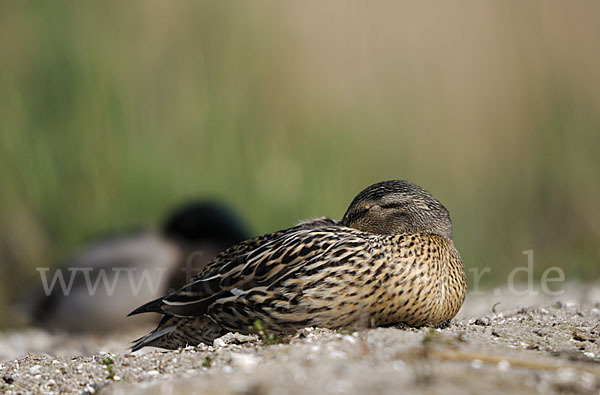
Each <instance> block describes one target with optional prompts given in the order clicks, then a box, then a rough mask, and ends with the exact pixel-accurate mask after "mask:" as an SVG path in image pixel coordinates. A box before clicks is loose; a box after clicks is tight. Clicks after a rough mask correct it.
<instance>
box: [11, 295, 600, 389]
mask: <svg viewBox="0 0 600 395" xmlns="http://www.w3.org/2000/svg"><path fill="white" fill-rule="evenodd" d="M488 294H489V295H470V296H469V297H468V299H467V302H466V304H465V307H464V308H463V310H462V311H461V313H460V314H459V316H458V317H457V318H456V319H455V320H453V322H452V324H451V325H450V326H449V327H447V328H444V329H435V330H434V329H429V328H421V329H410V328H409V329H402V328H377V329H370V330H362V331H330V330H324V329H315V328H307V329H305V330H302V331H301V332H299V333H297V334H295V335H294V336H289V337H287V338H284V339H283V341H282V342H281V343H280V344H275V345H267V344H265V343H264V342H263V341H262V340H261V339H260V338H259V337H258V336H242V335H238V334H228V335H226V336H224V337H223V338H220V339H217V340H216V341H215V343H214V345H212V346H206V345H202V346H199V347H188V348H186V349H183V350H177V351H171V352H165V351H159V350H156V349H148V350H142V351H141V352H137V353H135V354H131V353H128V352H127V351H126V348H127V346H128V344H129V341H131V340H132V339H133V338H134V337H136V336H139V335H141V334H143V333H144V331H145V329H146V328H138V329H137V330H135V332H134V333H114V334H107V335H103V336H99V335H95V336H92V335H88V336H83V335H78V336H71V335H65V334H49V333H47V332H44V331H41V330H36V329H30V330H25V331H20V332H5V333H0V393H2V394H4V393H6V394H21V393H102V394H127V395H133V394H146V393H150V394H159V393H169V394H180V393H181V394H185V393H203V394H268V393H290V394H303V393H344V394H345V393H351V394H365V393H399V392H410V393H444V394H448V393H478V394H481V393H513V394H521V393H522V394H529V393H544V394H546V393H593V394H598V393H600V304H598V302H600V287H599V286H585V287H583V286H576V285H573V286H571V287H570V288H569V289H568V290H567V292H566V293H565V294H564V295H561V296H559V297H548V296H544V295H543V294H538V295H537V296H529V297H522V296H519V297H516V296H513V297H511V296H508V295H507V293H506V292H502V290H497V292H496V293H493V292H489V293H488ZM498 302H500V304H497V305H496V303H498ZM494 305H495V306H494ZM492 309H493V310H494V311H492Z"/></svg>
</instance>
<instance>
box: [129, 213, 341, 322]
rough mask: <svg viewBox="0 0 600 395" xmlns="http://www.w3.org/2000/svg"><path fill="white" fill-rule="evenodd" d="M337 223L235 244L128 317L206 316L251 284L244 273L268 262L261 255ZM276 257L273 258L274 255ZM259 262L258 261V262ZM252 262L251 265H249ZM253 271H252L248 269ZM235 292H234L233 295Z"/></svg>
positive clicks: (313, 223)
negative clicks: (222, 299)
mask: <svg viewBox="0 0 600 395" xmlns="http://www.w3.org/2000/svg"><path fill="white" fill-rule="evenodd" d="M337 225H338V222H337V221H335V220H332V219H330V218H325V217H322V218H317V219H313V220H309V221H304V222H301V223H300V224H298V225H297V226H295V227H293V228H289V229H285V230H281V231H278V232H274V233H270V234H266V235H262V236H258V237H255V238H252V239H249V240H246V241H243V242H241V243H239V244H236V245H234V246H232V247H230V248H228V249H227V250H225V251H223V252H222V253H220V254H219V255H217V256H216V257H215V258H214V259H213V260H212V261H211V262H210V263H209V264H208V265H207V266H206V267H205V268H204V270H202V271H201V272H200V273H198V274H197V275H196V276H195V277H194V278H193V279H192V280H191V281H190V282H189V283H188V284H187V285H185V286H184V287H183V288H181V289H180V290H179V291H176V292H174V293H172V294H170V295H168V296H165V297H160V298H158V299H155V300H152V301H150V302H148V303H146V304H144V305H142V306H140V307H138V308H137V309H135V310H134V311H132V312H131V313H130V314H129V315H130V316H131V315H136V314H141V313H148V312H156V313H161V314H165V313H166V314H171V315H177V316H193V315H199V314H204V313H205V312H206V309H207V307H208V304H210V302H211V301H212V300H215V299H216V298H218V297H221V296H223V295H224V293H227V292H229V295H231V293H230V290H231V289H234V288H236V287H237V286H241V285H242V284H245V283H247V282H249V281H250V280H251V278H249V277H246V276H247V273H246V272H244V271H243V268H244V267H246V266H252V265H255V264H257V262H263V261H265V262H269V260H267V259H266V257H264V256H262V255H269V251H272V250H273V246H274V245H278V243H280V242H283V240H286V239H288V238H290V237H292V235H294V234H296V232H300V231H306V230H310V229H317V228H323V227H327V226H337ZM271 255H273V254H271ZM257 258H259V259H258V260H257ZM250 262H252V264H251V265H248V264H249V263H250ZM247 270H250V269H247ZM233 292H235V291H233Z"/></svg>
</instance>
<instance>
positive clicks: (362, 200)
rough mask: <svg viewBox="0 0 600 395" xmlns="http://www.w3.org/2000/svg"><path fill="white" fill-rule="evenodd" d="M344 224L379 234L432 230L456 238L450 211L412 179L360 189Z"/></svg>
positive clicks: (426, 231) (430, 231) (431, 232)
mask: <svg viewBox="0 0 600 395" xmlns="http://www.w3.org/2000/svg"><path fill="white" fill-rule="evenodd" d="M341 223H342V225H344V226H348V227H351V228H354V229H358V230H361V231H363V232H369V233H376V234H386V235H387V234H399V233H428V234H434V235H439V236H443V237H446V238H448V239H452V222H451V221H450V214H449V213H448V210H446V208H445V207H444V206H443V205H442V203H440V202H439V201H438V200H437V199H435V198H434V197H432V196H431V194H429V192H427V191H426V190H425V189H423V188H421V187H420V186H418V185H415V184H413V183H411V182H408V181H399V180H394V181H383V182H379V183H377V184H373V185H371V186H370V187H368V188H366V189H364V190H363V191H362V192H360V193H359V194H358V195H357V196H356V197H355V198H354V200H353V201H352V203H350V207H348V210H346V214H344V218H342V221H341Z"/></svg>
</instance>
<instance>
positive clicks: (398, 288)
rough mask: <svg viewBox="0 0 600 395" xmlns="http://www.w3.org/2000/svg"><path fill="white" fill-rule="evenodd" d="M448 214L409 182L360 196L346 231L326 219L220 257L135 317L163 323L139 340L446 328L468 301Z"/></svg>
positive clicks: (169, 343)
mask: <svg viewBox="0 0 600 395" xmlns="http://www.w3.org/2000/svg"><path fill="white" fill-rule="evenodd" d="M466 288H467V284H466V279H465V273H464V267H463V264H462V260H461V257H460V254H459V253H458V251H457V250H456V248H455V247H454V242H453V240H452V223H451V221H450V215H449V213H448V210H446V208H445V207H444V206H443V205H442V204H441V203H440V202H439V201H438V200H436V199H435V198H433V197H432V196H431V195H430V194H429V192H427V191H426V190H425V189H423V188H421V187H419V186H417V185H415V184H412V183H410V182H408V181H386V182H380V183H377V184H374V185H371V186H370V187H368V188H367V189H365V190H363V191H362V192H360V193H359V194H358V195H357V196H356V197H355V198H354V200H353V201H352V203H351V204H350V207H349V208H348V210H347V211H346V214H344V217H343V218H342V220H341V221H339V222H338V221H335V220H332V219H328V218H320V219H316V220H311V221H307V222H303V223H301V224H299V225H297V226H295V227H293V228H289V229H285V230H282V231H278V232H275V233H271V234H267V235H263V236H259V237H256V238H254V239H250V240H246V241H244V242H242V243H240V244H237V245H235V246H233V247H231V248H229V249H228V250H226V251H224V252H223V253H221V254H220V255H218V256H217V257H216V258H215V259H214V260H213V261H212V262H211V263H210V264H209V265H208V266H207V267H206V268H205V269H204V270H203V271H202V272H200V273H199V274H198V275H197V276H196V277H195V278H194V279H193V280H192V281H191V282H190V283H189V284H187V285H186V286H184V287H183V288H181V289H180V290H179V291H177V292H175V293H172V294H170V295H168V296H166V297H163V298H159V299H157V300H154V301H152V302H149V303H147V304H145V305H143V306H141V307H140V308H138V309H137V310H135V311H133V312H132V313H131V314H132V315H133V314H138V313H144V312H157V313H161V314H163V317H162V319H161V321H160V324H159V325H158V327H157V328H156V329H155V330H154V331H152V332H150V333H149V334H148V335H146V336H144V337H142V338H140V339H138V340H137V341H136V342H135V344H134V346H133V350H134V351H135V350H138V349H140V348H142V347H144V346H155V347H162V348H168V349H175V348H178V347H182V346H185V345H196V344H199V343H200V342H205V343H206V342H212V341H213V340H214V339H215V338H216V337H218V336H221V335H223V334H225V333H226V332H227V331H238V332H242V333H243V332H248V331H249V330H248V328H249V326H251V325H252V323H253V322H254V321H255V320H257V319H259V320H261V321H262V322H263V323H264V325H265V326H266V327H267V328H269V329H272V330H275V331H282V332H288V331H293V330H296V329H299V328H303V327H307V326H317V327H325V328H339V327H351V326H359V325H363V326H365V325H369V326H384V325H394V324H405V325H410V326H422V325H432V326H436V325H441V324H444V323H445V322H447V321H449V320H450V319H451V318H452V317H454V316H455V315H456V313H458V310H459V309H460V307H461V306H462V303H463V301H464V298H465V293H466Z"/></svg>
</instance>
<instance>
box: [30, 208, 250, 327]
mask: <svg viewBox="0 0 600 395" xmlns="http://www.w3.org/2000/svg"><path fill="white" fill-rule="evenodd" d="M249 237H250V234H249V232H248V229H247V227H246V226H245V224H244V223H243V221H242V220H241V219H240V218H239V217H238V216H237V215H236V214H235V213H233V212H232V211H231V210H230V209H228V208H227V207H225V206H224V205H222V204H220V203H215V202H210V201H202V202H194V203H190V204H187V205H185V206H182V207H181V208H179V209H177V210H176V211H174V212H173V213H172V214H171V215H170V216H169V217H168V218H167V220H166V221H165V223H164V224H163V226H162V228H161V229H160V230H158V231H157V230H142V231H138V232H134V233H130V234H124V235H120V236H116V237H110V238H107V239H104V240H101V241H96V242H95V243H93V244H92V245H90V246H88V247H85V248H84V249H83V251H81V252H80V253H79V254H78V255H76V256H75V257H74V258H72V259H71V260H70V261H69V262H68V263H67V264H66V265H64V266H63V267H62V268H61V269H59V270H56V271H52V270H50V271H47V272H41V273H40V274H41V278H40V280H41V281H40V283H38V285H37V286H36V287H34V289H33V290H32V291H30V293H29V294H28V295H27V296H26V297H25V298H24V302H23V303H22V304H21V305H20V308H21V309H20V313H25V316H26V320H27V321H28V322H29V323H30V324H34V325H36V326H40V327H43V328H46V329H49V330H55V331H56V330H58V331H66V332H97V331H107V330H118V329H125V328H127V327H132V326H137V325H139V324H143V323H144V322H146V323H147V322H148V320H147V319H141V320H135V322H131V318H130V319H127V314H128V313H129V312H130V311H131V310H132V309H134V308H135V307H137V306H139V305H140V304H142V303H144V302H146V301H147V300H148V299H152V298H157V297H159V296H161V295H164V294H165V293H168V292H170V291H171V290H175V289H179V288H180V287H182V286H183V285H184V284H185V283H186V282H187V281H189V280H190V279H191V278H192V277H193V276H194V275H195V274H196V273H197V272H199V271H200V270H201V269H202V268H204V267H205V266H206V265H207V264H208V262H210V261H211V260H212V259H213V258H214V257H215V256H216V255H217V254H218V253H219V252H221V251H223V250H225V249H227V248H228V247H230V246H232V245H234V244H237V243H239V242H241V241H243V240H246V239H248V238H249ZM44 276H45V280H46V281H44ZM61 276H62V280H63V281H61V278H60V277H61ZM150 322H152V321H150Z"/></svg>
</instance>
